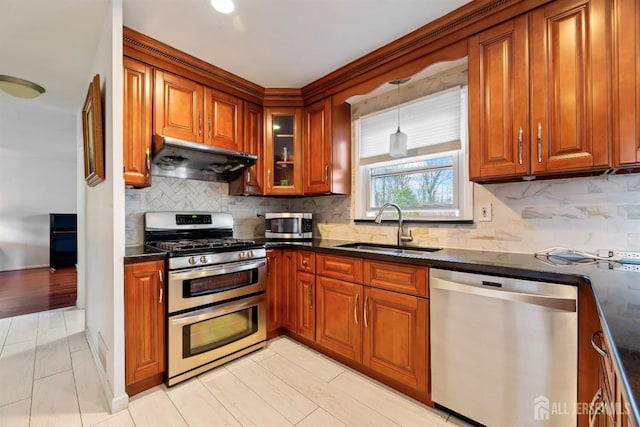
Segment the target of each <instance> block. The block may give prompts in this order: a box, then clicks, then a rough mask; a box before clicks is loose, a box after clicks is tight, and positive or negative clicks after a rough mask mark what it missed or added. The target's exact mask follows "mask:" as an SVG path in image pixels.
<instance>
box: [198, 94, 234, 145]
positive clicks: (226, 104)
mask: <svg viewBox="0 0 640 427" xmlns="http://www.w3.org/2000/svg"><path fill="white" fill-rule="evenodd" d="M204 97H205V105H204V116H205V120H206V123H205V131H206V132H205V136H204V142H205V144H208V145H214V146H216V147H220V148H226V149H228V150H234V151H242V148H243V147H242V145H243V144H242V141H243V139H242V135H243V132H244V129H243V115H244V111H243V106H242V100H241V99H240V98H236V97H235V96H231V95H228V94H226V93H224V92H220V91H218V90H215V89H211V88H208V87H206V88H205V89H204Z"/></svg>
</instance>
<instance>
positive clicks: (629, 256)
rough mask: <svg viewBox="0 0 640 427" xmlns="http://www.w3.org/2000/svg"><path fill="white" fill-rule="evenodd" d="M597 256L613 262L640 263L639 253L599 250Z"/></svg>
mask: <svg viewBox="0 0 640 427" xmlns="http://www.w3.org/2000/svg"><path fill="white" fill-rule="evenodd" d="M597 253H598V256H601V257H604V258H611V259H614V260H624V261H627V262H640V251H616V250H612V251H611V250H606V249H599V250H598V252H597Z"/></svg>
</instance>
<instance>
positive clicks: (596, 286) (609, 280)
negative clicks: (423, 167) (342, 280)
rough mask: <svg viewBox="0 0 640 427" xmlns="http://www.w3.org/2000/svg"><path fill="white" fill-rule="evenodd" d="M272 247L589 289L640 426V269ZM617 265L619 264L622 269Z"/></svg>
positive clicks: (130, 256)
mask: <svg viewBox="0 0 640 427" xmlns="http://www.w3.org/2000/svg"><path fill="white" fill-rule="evenodd" d="M256 241H258V242H260V243H262V242H264V243H265V244H266V247H267V248H268V249H269V248H283V249H284V248H289V249H290V248H296V249H309V250H312V251H315V252H326V253H333V254H343V255H347V254H355V253H357V254H358V256H360V257H363V258H369V259H377V260H381V261H384V260H386V261H389V260H395V261H398V260H400V259H401V260H402V261H403V262H408V263H412V264H428V265H429V266H431V267H435V268H445V269H451V270H460V271H467V272H475V273H485V274H496V275H501V276H507V277H517V278H523V279H531V280H542V281H549V282H555V283H562V284H567V285H574V286H577V285H578V284H580V283H587V284H590V285H591V288H592V289H593V293H594V295H595V299H596V303H597V305H598V311H599V314H600V318H601V320H602V324H603V326H604V329H605V335H606V336H607V337H608V338H609V340H610V341H611V347H612V349H613V360H614V364H615V365H616V370H617V371H618V374H619V375H620V377H621V380H622V382H623V384H624V386H625V388H626V390H627V395H628V396H629V397H631V399H629V400H630V404H631V412H632V413H631V415H630V416H631V419H632V420H633V421H635V423H636V425H637V424H638V423H639V422H640V412H639V410H638V402H640V271H639V272H635V271H623V270H621V269H618V268H614V269H610V268H609V264H607V263H600V264H589V265H584V264H581V265H552V264H549V263H547V262H544V261H542V260H540V259H538V258H536V257H534V256H533V255H529V254H521V253H506V252H490V251H479V250H467V249H452V248H443V249H442V250H439V251H437V252H420V253H417V252H412V253H396V254H393V255H388V254H381V253H374V252H366V251H362V250H359V249H353V248H344V247H339V246H337V245H342V244H345V243H354V242H349V241H340V240H327V239H314V240H312V241H269V240H265V239H256ZM165 256H166V255H165V253H164V252H162V251H160V250H158V249H153V248H148V247H145V246H130V247H127V248H126V254H125V259H124V262H125V264H126V263H131V262H140V261H150V260H154V259H163V258H164V257H165ZM618 267H619V266H618Z"/></svg>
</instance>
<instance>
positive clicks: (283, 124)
mask: <svg viewBox="0 0 640 427" xmlns="http://www.w3.org/2000/svg"><path fill="white" fill-rule="evenodd" d="M265 119H266V120H265V123H266V132H265V134H266V135H265V136H266V141H265V162H266V163H265V168H264V170H265V174H266V175H265V182H266V186H265V187H266V188H265V193H266V194H273V195H292V194H302V109H301V108H265Z"/></svg>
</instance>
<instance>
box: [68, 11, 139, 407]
mask: <svg viewBox="0 0 640 427" xmlns="http://www.w3.org/2000/svg"><path fill="white" fill-rule="evenodd" d="M105 7H106V8H107V10H105V15H104V24H103V27H102V28H101V29H100V35H101V36H100V41H99V44H98V46H97V48H96V57H95V60H94V65H93V67H92V70H91V72H90V74H89V75H87V80H86V84H87V87H88V84H89V82H90V81H91V79H92V78H93V76H94V74H96V73H97V74H100V81H101V93H102V99H103V113H104V126H103V128H104V142H105V175H106V179H105V181H103V182H101V183H99V184H98V185H97V186H95V187H87V186H86V185H85V186H82V188H83V191H82V193H83V194H81V195H79V198H78V200H79V201H81V202H82V203H83V205H82V206H81V207H80V208H79V210H80V211H81V212H79V214H80V216H81V221H82V239H83V242H82V246H83V247H84V249H85V256H84V257H83V258H82V262H83V263H84V265H83V266H82V267H81V274H82V275H83V277H82V280H83V281H84V282H85V284H86V289H85V300H86V335H87V339H88V341H89V346H90V347H91V350H92V353H93V355H94V359H95V360H96V365H97V367H98V372H99V373H100V376H101V379H102V381H103V387H104V389H105V392H106V394H107V399H108V401H109V404H110V406H111V410H112V411H114V412H116V411H119V410H121V409H123V408H125V407H126V405H127V402H128V397H127V395H126V393H125V388H124V292H123V282H124V271H123V257H124V246H125V244H124V182H123V177H122V0H110V1H108V2H107V3H106V5H105Z"/></svg>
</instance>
